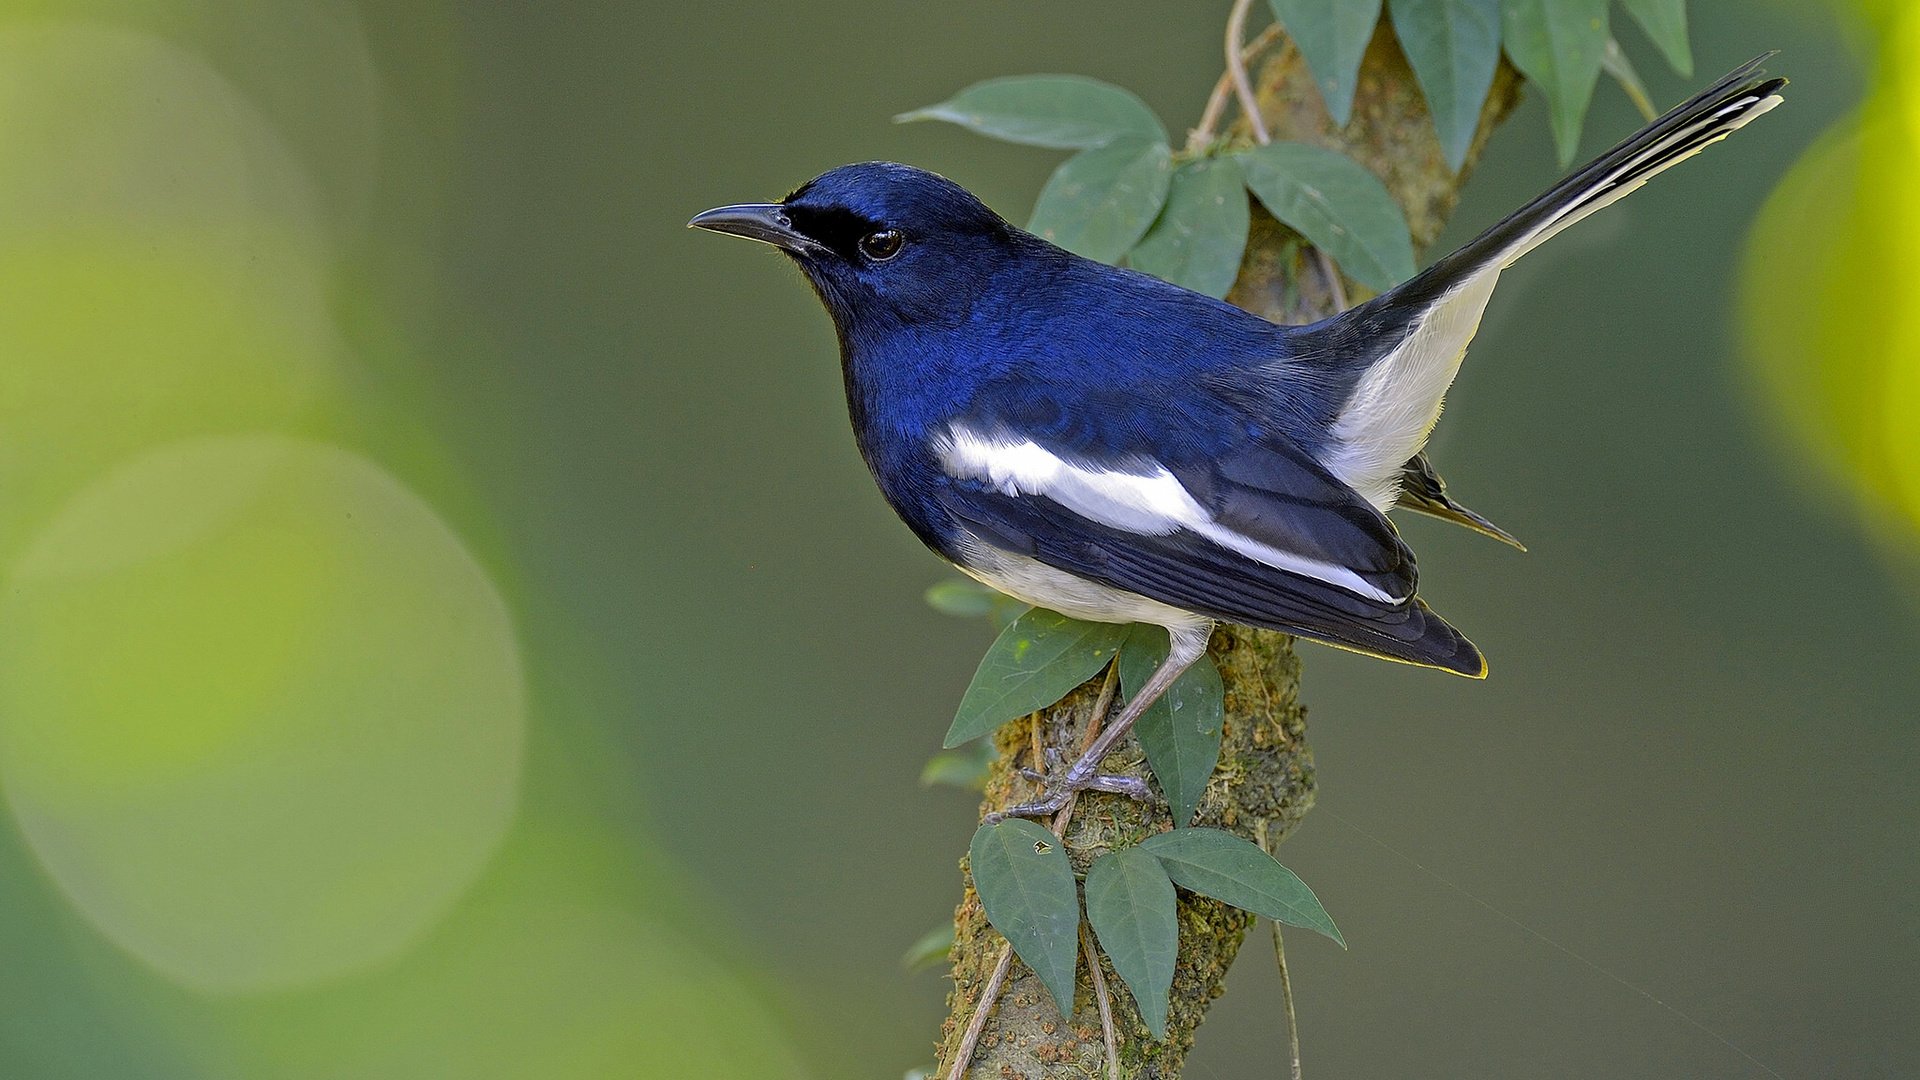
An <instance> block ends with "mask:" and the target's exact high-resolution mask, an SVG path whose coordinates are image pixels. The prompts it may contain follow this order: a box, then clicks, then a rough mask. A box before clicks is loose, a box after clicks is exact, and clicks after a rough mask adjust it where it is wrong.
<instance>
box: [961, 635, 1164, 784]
mask: <svg viewBox="0 0 1920 1080" xmlns="http://www.w3.org/2000/svg"><path fill="white" fill-rule="evenodd" d="M1126 633H1127V628H1126V627H1124V626H1117V625H1114V624H1112V623H1088V622H1080V621H1079V620H1077V619H1069V618H1067V617H1066V616H1065V615H1060V614H1056V613H1054V612H1051V611H1048V610H1046V609H1045V608H1034V609H1032V610H1031V611H1028V612H1027V613H1026V614H1025V615H1022V616H1020V617H1019V618H1018V619H1015V620H1014V621H1013V625H1011V626H1009V627H1007V628H1006V629H1005V630H1002V631H1000V636H999V637H997V638H995V639H994V640H993V645H992V646H990V647H989V648H988V649H987V655H986V656H984V657H982V658H981V660H980V669H979V670H978V671H976V672H974V674H973V682H972V683H970V684H968V686H967V692H966V693H965V694H964V695H962V697H961V698H960V709H959V711H958V712H957V713H955V714H954V717H953V726H952V727H949V728H948V729H947V737H946V739H945V741H944V742H942V743H941V745H942V746H943V747H945V748H946V749H949V750H951V749H953V748H954V747H956V746H959V745H960V744H961V743H963V742H966V741H967V740H968V739H975V738H978V737H980V736H982V735H985V734H986V733H988V732H990V731H992V730H993V729H994V728H997V727H999V726H1000V725H1001V724H1004V723H1006V722H1007V721H1009V720H1012V719H1013V718H1014V717H1016V716H1025V715H1027V714H1028V713H1030V712H1033V711H1034V710H1036V709H1044V708H1046V707H1047V706H1049V705H1051V704H1053V703H1054V702H1056V701H1059V700H1060V699H1061V698H1063V697H1066V696H1067V694H1068V693H1069V692H1070V691H1072V690H1073V688H1074V687H1076V686H1079V685H1080V684H1081V683H1083V682H1086V681H1087V680H1088V679H1090V678H1092V677H1093V676H1094V674H1095V673H1096V672H1098V671H1099V670H1100V669H1101V668H1103V667H1106V666H1107V662H1108V661H1109V660H1112V659H1113V654H1114V653H1115V652H1118V651H1119V649H1120V642H1121V640H1122V639H1123V638H1124V637H1125V636H1126Z"/></svg>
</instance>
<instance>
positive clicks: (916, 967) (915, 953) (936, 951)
mask: <svg viewBox="0 0 1920 1080" xmlns="http://www.w3.org/2000/svg"><path fill="white" fill-rule="evenodd" d="M952 949H953V924H952V923H942V924H940V925H939V926H936V927H934V928H933V929H931V930H929V931H927V932H926V933H925V934H923V935H921V937H920V940H919V941H916V942H914V943H913V944H912V945H910V946H908V947H907V951H906V954H905V955H903V956H902V957H900V966H901V967H903V968H906V969H907V972H908V973H909V974H912V973H916V972H921V971H925V970H927V969H928V968H931V967H938V966H939V965H941V964H943V963H945V962H946V960H947V954H948V953H949V952H950V951H951V950H952Z"/></svg>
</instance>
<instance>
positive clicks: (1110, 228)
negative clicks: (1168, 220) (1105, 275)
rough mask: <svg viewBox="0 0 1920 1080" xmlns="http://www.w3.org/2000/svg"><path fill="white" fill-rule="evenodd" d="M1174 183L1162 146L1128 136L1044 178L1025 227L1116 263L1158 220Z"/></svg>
mask: <svg viewBox="0 0 1920 1080" xmlns="http://www.w3.org/2000/svg"><path fill="white" fill-rule="evenodd" d="M1172 181H1173V152H1172V151H1171V150H1169V149H1168V148H1167V144H1166V143H1164V142H1149V141H1147V140H1145V139H1139V138H1131V137H1129V138H1125V139H1121V140H1119V141H1118V142H1115V143H1112V144H1110V145H1108V146H1103V147H1101V148H1100V149H1098V150H1087V151H1083V152H1081V153H1078V154H1075V155H1074V156H1072V157H1070V158H1068V159H1067V160H1066V162H1065V164H1062V165H1061V166H1060V167H1059V168H1058V169H1055V170H1054V171H1053V175H1052V176H1051V177H1048V178H1047V186H1046V187H1045V188H1042V189H1041V191H1040V198H1039V200H1038V201H1037V202H1035V203H1034V206H1033V220H1032V221H1030V222H1028V223H1027V229H1028V230H1029V231H1030V232H1034V233H1037V234H1039V235H1040V236H1043V237H1045V238H1046V239H1048V240H1051V241H1053V242H1054V243H1056V244H1059V245H1060V246H1061V247H1063V248H1066V249H1067V250H1068V251H1071V252H1073V253H1075V254H1077V255H1085V256H1086V257H1087V258H1089V259H1098V260H1100V261H1101V262H1105V263H1111V262H1118V261H1119V260H1120V256H1122V255H1125V254H1126V253H1127V251H1128V250H1129V249H1130V248H1132V247H1133V245H1135V244H1137V243H1139V242H1140V238H1141V237H1142V236H1144V235H1145V234H1146V231H1147V227H1148V226H1150V225H1152V224H1153V219H1154V218H1156V217H1158V216H1160V208H1161V207H1162V206H1164V205H1166V202H1167V189H1168V187H1169V186H1170V185H1171V184H1172Z"/></svg>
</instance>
